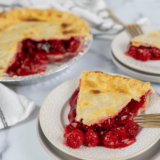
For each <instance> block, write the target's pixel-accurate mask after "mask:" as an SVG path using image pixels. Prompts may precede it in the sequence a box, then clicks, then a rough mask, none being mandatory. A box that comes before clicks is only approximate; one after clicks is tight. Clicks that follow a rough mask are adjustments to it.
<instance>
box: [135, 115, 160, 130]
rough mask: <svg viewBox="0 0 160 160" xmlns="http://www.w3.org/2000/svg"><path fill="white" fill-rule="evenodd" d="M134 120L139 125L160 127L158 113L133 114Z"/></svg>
mask: <svg viewBox="0 0 160 160" xmlns="http://www.w3.org/2000/svg"><path fill="white" fill-rule="evenodd" d="M134 122H136V123H138V125H139V126H141V127H160V113H156V114H144V115H138V116H135V117H134Z"/></svg>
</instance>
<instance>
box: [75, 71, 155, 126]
mask: <svg viewBox="0 0 160 160" xmlns="http://www.w3.org/2000/svg"><path fill="white" fill-rule="evenodd" d="M149 90H151V92H154V90H153V89H152V88H151V86H150V82H142V81H139V80H136V79H133V78H126V77H123V76H120V75H115V76H113V75H110V74H106V73H103V72H99V71H84V72H82V73H81V86H80V92H79V97H78V104H77V109H76V112H77V116H76V120H77V121H80V120H81V119H83V123H84V124H87V125H92V124H95V123H96V124H98V123H102V122H104V120H106V119H108V118H109V117H111V118H112V117H115V116H116V115H118V113H119V112H120V111H121V110H122V109H123V108H124V107H125V106H126V105H127V104H128V103H129V102H130V101H131V99H134V100H137V101H139V100H140V97H141V96H142V95H144V94H145V93H146V92H147V91H149ZM146 104H147V103H146Z"/></svg>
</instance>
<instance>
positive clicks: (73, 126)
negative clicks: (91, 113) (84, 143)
mask: <svg viewBox="0 0 160 160" xmlns="http://www.w3.org/2000/svg"><path fill="white" fill-rule="evenodd" d="M69 126H70V129H71V130H75V129H80V128H81V123H80V122H78V121H76V120H72V121H71V123H70V124H69Z"/></svg>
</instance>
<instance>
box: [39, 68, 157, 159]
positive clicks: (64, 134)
mask: <svg viewBox="0 0 160 160" xmlns="http://www.w3.org/2000/svg"><path fill="white" fill-rule="evenodd" d="M106 104H107V105H106ZM159 105H160V98H159V96H158V95H157V93H155V92H154V90H153V89H152V87H151V86H150V83H149V82H142V81H139V80H136V79H133V78H128V77H124V76H121V75H111V74H106V73H103V72H95V71H84V72H82V74H81V77H77V78H73V79H71V80H68V81H66V82H64V83H63V84H61V85H60V86H58V87H56V88H55V89H54V90H53V91H52V92H51V93H50V94H49V95H48V97H47V98H46V100H45V101H44V103H43V105H42V107H41V110H40V114H39V117H40V125H41V128H42V131H43V133H44V135H45V136H46V137H47V139H48V140H49V141H50V142H51V143H52V144H53V145H54V146H55V147H57V148H58V149H60V150H61V151H63V152H65V153H67V154H69V155H71V156H74V157H77V158H80V159H92V160H106V159H107V160H111V159H128V158H131V157H134V156H136V155H138V154H140V153H142V152H144V151H146V150H147V149H149V148H150V147H151V146H152V145H154V144H155V143H156V141H157V140H158V139H159V138H160V129H159V128H142V129H140V130H139V126H138V125H137V124H136V123H134V121H133V118H134V116H135V115H137V114H140V113H142V112H144V113H146V114H150V113H160V108H159Z"/></svg>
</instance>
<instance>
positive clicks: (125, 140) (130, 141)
mask: <svg viewBox="0 0 160 160" xmlns="http://www.w3.org/2000/svg"><path fill="white" fill-rule="evenodd" d="M135 141H136V138H135V137H132V138H129V139H124V140H122V143H123V144H122V145H121V147H122V148H123V147H127V146H129V145H131V144H133V143H134V142H135Z"/></svg>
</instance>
